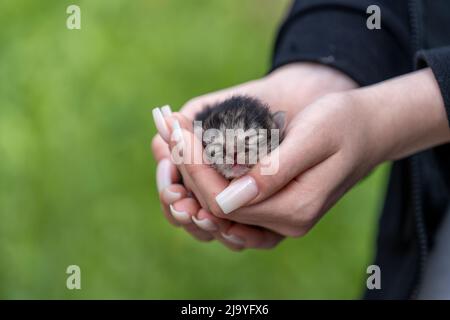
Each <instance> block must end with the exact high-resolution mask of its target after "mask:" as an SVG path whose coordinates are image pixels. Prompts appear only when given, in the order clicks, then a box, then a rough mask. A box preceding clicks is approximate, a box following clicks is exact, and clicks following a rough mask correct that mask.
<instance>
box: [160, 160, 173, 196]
mask: <svg viewBox="0 0 450 320" xmlns="http://www.w3.org/2000/svg"><path fill="white" fill-rule="evenodd" d="M171 165H172V164H171V162H170V160H169V159H167V158H166V159H162V160H161V161H160V162H159V163H158V166H157V167H156V186H157V187H158V192H161V191H162V190H164V189H165V188H167V187H168V186H170V185H171V184H172V180H171V178H170V166H171Z"/></svg>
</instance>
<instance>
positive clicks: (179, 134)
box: [172, 120, 183, 142]
mask: <svg viewBox="0 0 450 320" xmlns="http://www.w3.org/2000/svg"><path fill="white" fill-rule="evenodd" d="M172 129H173V130H172V138H173V140H175V142H180V141H182V140H183V131H181V126H180V122H178V120H175V121H174V122H173V124H172Z"/></svg>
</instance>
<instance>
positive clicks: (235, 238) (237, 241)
mask: <svg viewBox="0 0 450 320" xmlns="http://www.w3.org/2000/svg"><path fill="white" fill-rule="evenodd" d="M222 237H223V238H224V239H225V240H227V241H229V242H231V243H233V244H235V245H238V246H243V245H244V244H245V241H244V240H242V239H241V238H239V237H238V236H235V235H234V234H226V233H223V232H222Z"/></svg>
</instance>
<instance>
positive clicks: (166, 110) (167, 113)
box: [161, 105, 172, 117]
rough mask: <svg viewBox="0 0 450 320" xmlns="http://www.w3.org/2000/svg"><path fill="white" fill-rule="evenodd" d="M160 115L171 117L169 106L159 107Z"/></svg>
mask: <svg viewBox="0 0 450 320" xmlns="http://www.w3.org/2000/svg"><path fill="white" fill-rule="evenodd" d="M161 113H162V115H163V117H169V116H171V115H172V109H171V108H170V106H169V105H166V106H164V107H161Z"/></svg>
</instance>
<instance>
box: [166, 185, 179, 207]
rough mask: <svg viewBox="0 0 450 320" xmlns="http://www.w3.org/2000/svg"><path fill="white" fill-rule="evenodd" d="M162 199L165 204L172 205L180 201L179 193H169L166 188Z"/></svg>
mask: <svg viewBox="0 0 450 320" xmlns="http://www.w3.org/2000/svg"><path fill="white" fill-rule="evenodd" d="M162 197H163V199H164V201H166V203H167V204H172V203H174V202H175V201H178V200H180V199H181V193H179V192H173V191H170V190H169V189H168V188H166V189H164V191H163V194H162Z"/></svg>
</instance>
